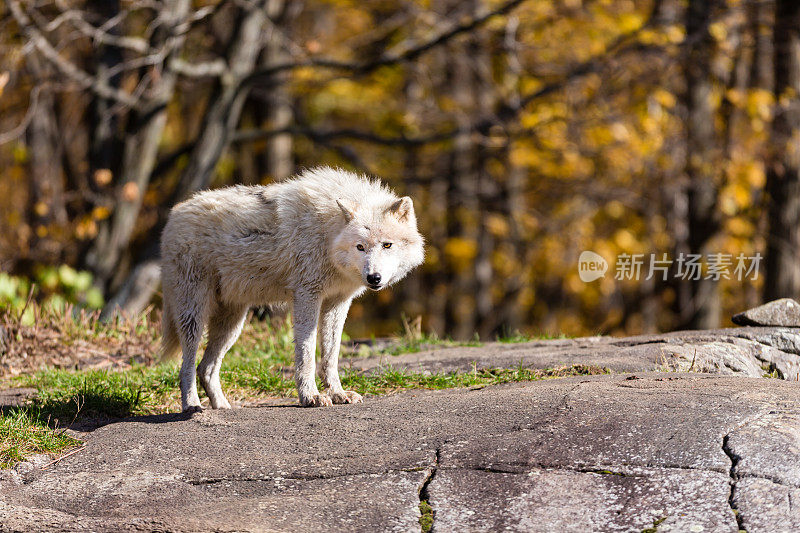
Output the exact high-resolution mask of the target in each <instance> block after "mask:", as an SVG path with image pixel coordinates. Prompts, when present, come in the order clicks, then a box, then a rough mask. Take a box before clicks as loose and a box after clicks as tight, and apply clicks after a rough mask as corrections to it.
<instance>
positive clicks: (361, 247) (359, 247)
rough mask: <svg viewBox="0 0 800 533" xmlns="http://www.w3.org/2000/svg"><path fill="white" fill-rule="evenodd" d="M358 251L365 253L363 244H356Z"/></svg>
mask: <svg viewBox="0 0 800 533" xmlns="http://www.w3.org/2000/svg"><path fill="white" fill-rule="evenodd" d="M356 250H358V251H359V252H363V251H364V245H363V244H356Z"/></svg>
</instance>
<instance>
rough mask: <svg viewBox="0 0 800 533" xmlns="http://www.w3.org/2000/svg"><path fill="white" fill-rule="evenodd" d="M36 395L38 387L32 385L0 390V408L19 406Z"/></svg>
mask: <svg viewBox="0 0 800 533" xmlns="http://www.w3.org/2000/svg"><path fill="white" fill-rule="evenodd" d="M34 396H36V389H33V388H30V387H23V388H19V387H16V388H13V389H4V390H0V408H2V407H17V406H20V405H23V404H25V403H27V402H28V400H30V399H31V398H33V397H34Z"/></svg>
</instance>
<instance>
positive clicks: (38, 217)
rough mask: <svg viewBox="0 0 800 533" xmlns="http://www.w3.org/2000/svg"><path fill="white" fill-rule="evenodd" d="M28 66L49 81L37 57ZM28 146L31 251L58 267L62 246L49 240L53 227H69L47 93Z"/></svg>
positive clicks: (42, 93) (33, 121)
mask: <svg viewBox="0 0 800 533" xmlns="http://www.w3.org/2000/svg"><path fill="white" fill-rule="evenodd" d="M29 66H30V68H31V70H32V71H33V73H34V75H35V76H36V77H37V78H40V79H42V78H47V76H48V75H49V73H48V72H47V70H48V65H46V64H45V62H44V61H40V60H39V58H37V57H36V55H35V54H32V55H31V57H30V59H29ZM26 143H27V147H28V155H29V165H30V176H31V179H30V196H29V201H30V205H31V209H29V210H28V212H29V213H31V220H30V226H31V228H33V242H32V243H31V249H32V250H36V255H35V256H33V257H31V258H30V259H32V260H33V261H35V262H43V263H58V262H60V260H61V258H60V257H59V253H60V246H59V245H58V243H57V242H55V241H53V240H51V239H50V235H49V233H50V231H51V230H52V229H53V228H52V227H51V226H52V225H54V224H55V225H63V224H66V223H67V211H66V207H65V203H64V175H63V173H62V169H61V164H60V161H61V143H60V136H59V132H58V125H57V124H56V113H55V108H54V101H53V96H52V94H50V93H49V92H48V91H47V90H46V89H43V90H41V91H40V92H39V96H38V101H37V103H36V108H35V111H34V113H33V115H32V117H31V122H30V126H29V127H28V130H27V138H26Z"/></svg>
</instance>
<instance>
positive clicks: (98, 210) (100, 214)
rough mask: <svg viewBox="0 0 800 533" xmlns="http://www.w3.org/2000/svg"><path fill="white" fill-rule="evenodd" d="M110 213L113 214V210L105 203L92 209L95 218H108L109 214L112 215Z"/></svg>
mask: <svg viewBox="0 0 800 533" xmlns="http://www.w3.org/2000/svg"><path fill="white" fill-rule="evenodd" d="M110 214H111V210H110V209H109V208H108V207H106V206H104V205H98V206H97V207H95V208H94V209H92V218H93V219H95V220H103V219H106V218H108V215H110Z"/></svg>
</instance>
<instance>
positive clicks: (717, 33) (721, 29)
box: [708, 22, 728, 42]
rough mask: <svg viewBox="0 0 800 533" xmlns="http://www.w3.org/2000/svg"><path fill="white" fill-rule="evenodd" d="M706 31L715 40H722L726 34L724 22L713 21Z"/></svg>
mask: <svg viewBox="0 0 800 533" xmlns="http://www.w3.org/2000/svg"><path fill="white" fill-rule="evenodd" d="M708 33H709V34H710V35H711V36H712V37H713V38H714V39H715V40H716V41H717V42H722V41H724V40H725V38H726V37H727V36H728V29H727V28H726V27H725V23H724V22H714V23H712V24H711V25H709V26H708Z"/></svg>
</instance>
